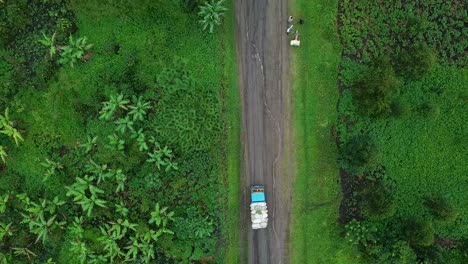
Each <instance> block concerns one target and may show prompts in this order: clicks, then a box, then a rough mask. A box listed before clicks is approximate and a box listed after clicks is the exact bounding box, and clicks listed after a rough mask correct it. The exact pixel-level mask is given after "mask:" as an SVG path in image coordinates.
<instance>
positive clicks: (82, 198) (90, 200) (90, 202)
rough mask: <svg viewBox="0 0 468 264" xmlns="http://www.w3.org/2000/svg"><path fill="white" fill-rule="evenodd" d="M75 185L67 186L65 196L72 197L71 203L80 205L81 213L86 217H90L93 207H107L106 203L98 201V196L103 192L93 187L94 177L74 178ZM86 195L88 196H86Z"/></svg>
mask: <svg viewBox="0 0 468 264" xmlns="http://www.w3.org/2000/svg"><path fill="white" fill-rule="evenodd" d="M75 179H76V181H75V183H73V184H72V186H69V187H68V186H67V187H66V188H67V189H68V192H67V194H66V195H67V196H73V201H74V202H75V203H76V204H79V205H81V209H82V210H83V212H86V215H87V216H88V217H91V214H92V211H93V209H94V207H95V206H96V205H97V206H99V207H103V208H105V207H107V206H106V203H107V202H106V201H104V200H102V199H99V196H98V195H99V194H103V193H104V191H103V190H101V189H99V188H98V187H96V186H94V185H93V184H94V182H93V181H94V177H93V176H91V177H90V176H88V175H85V176H84V177H83V178H80V177H76V178H75ZM88 193H89V194H90V195H88Z"/></svg>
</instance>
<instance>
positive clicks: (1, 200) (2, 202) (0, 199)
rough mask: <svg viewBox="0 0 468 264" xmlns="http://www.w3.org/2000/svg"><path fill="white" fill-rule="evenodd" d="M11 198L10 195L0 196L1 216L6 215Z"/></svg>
mask: <svg viewBox="0 0 468 264" xmlns="http://www.w3.org/2000/svg"><path fill="white" fill-rule="evenodd" d="M9 198H10V193H7V194H4V195H2V196H0V213H1V214H3V213H5V211H6V208H7V202H8V199H9Z"/></svg>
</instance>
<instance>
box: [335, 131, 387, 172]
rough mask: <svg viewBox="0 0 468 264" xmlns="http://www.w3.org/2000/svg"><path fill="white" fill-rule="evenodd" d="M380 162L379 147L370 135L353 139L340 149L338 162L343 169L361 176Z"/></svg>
mask: <svg viewBox="0 0 468 264" xmlns="http://www.w3.org/2000/svg"><path fill="white" fill-rule="evenodd" d="M377 161H378V153H377V147H376V144H375V142H374V140H373V138H371V137H370V136H368V135H359V136H355V137H353V138H351V139H350V140H349V141H348V142H346V143H345V144H344V146H342V147H341V148H340V155H339V158H338V162H339V164H340V166H341V168H343V169H345V170H346V171H348V172H350V173H353V174H356V175H359V174H362V173H363V172H365V171H369V170H372V169H373V168H375V166H376V164H377Z"/></svg>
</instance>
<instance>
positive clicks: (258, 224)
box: [250, 185, 268, 229]
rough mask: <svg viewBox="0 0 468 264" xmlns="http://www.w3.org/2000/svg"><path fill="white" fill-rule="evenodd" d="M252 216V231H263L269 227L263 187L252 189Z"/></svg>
mask: <svg viewBox="0 0 468 264" xmlns="http://www.w3.org/2000/svg"><path fill="white" fill-rule="evenodd" d="M250 216H251V219H252V229H261V228H266V227H267V226H268V208H267V204H266V199H265V187H264V186H263V185H253V186H251V187H250Z"/></svg>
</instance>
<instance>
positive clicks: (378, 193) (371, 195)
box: [361, 183, 396, 219]
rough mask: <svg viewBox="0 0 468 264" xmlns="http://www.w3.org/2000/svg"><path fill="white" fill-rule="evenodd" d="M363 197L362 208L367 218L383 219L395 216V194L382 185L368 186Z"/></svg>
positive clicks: (362, 194)
mask: <svg viewBox="0 0 468 264" xmlns="http://www.w3.org/2000/svg"><path fill="white" fill-rule="evenodd" d="M361 197H362V201H361V208H362V212H363V214H364V215H365V216H367V217H369V218H375V219H383V218H388V217H391V216H393V215H394V214H395V211H396V206H395V203H394V199H393V193H392V192H391V191H390V190H388V189H387V188H385V186H384V185H383V184H382V183H376V184H371V185H369V186H367V187H366V188H365V189H364V191H363V192H362V193H361Z"/></svg>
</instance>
